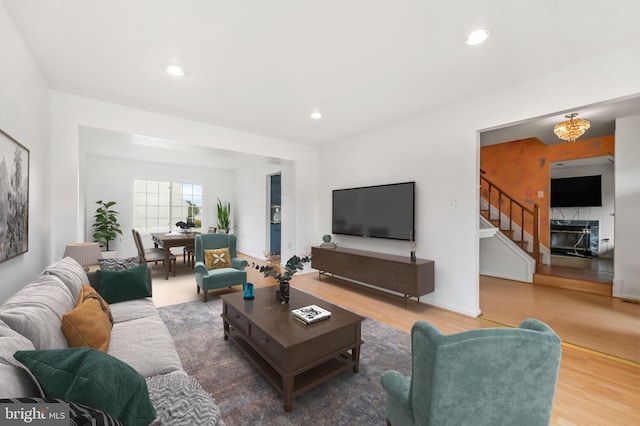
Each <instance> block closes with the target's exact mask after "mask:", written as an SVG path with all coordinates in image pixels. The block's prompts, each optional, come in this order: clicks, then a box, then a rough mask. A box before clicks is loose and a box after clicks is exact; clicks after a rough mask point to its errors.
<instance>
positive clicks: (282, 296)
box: [252, 253, 311, 303]
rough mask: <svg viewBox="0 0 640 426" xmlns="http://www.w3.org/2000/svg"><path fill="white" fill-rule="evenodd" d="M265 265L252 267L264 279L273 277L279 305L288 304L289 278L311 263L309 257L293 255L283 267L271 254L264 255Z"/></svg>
mask: <svg viewBox="0 0 640 426" xmlns="http://www.w3.org/2000/svg"><path fill="white" fill-rule="evenodd" d="M266 258H267V262H268V263H267V264H266V265H257V264H255V263H254V264H253V265H252V266H253V267H254V268H255V269H257V270H259V271H260V272H262V274H263V275H264V276H265V277H273V278H275V279H276V280H277V281H278V290H277V291H276V297H277V298H278V300H279V301H280V303H289V283H290V281H291V278H293V276H294V275H295V274H296V272H298V271H302V270H303V269H304V264H305V263H309V262H311V256H308V255H305V256H302V257H300V256H296V255H293V256H291V258H290V259H289V260H287V263H286V264H285V265H284V266H283V265H280V264H278V263H276V262H275V261H274V257H273V256H272V255H271V253H267V254H266Z"/></svg>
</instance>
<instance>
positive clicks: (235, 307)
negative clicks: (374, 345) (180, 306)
mask: <svg viewBox="0 0 640 426" xmlns="http://www.w3.org/2000/svg"><path fill="white" fill-rule="evenodd" d="M276 289H277V286H273V287H262V288H257V289H256V290H255V292H254V294H255V299H254V300H244V299H243V295H244V294H243V292H237V293H233V294H226V295H223V296H222V302H223V310H222V319H223V322H224V339H225V340H231V341H232V342H234V343H235V344H236V345H237V346H238V348H240V350H242V352H243V353H244V354H245V355H246V356H247V357H248V359H249V360H250V361H251V362H252V363H253V364H254V365H255V366H256V367H258V369H259V370H260V371H261V372H262V373H263V374H264V376H265V377H266V378H267V380H269V382H270V383H271V384H272V385H273V386H274V387H275V388H276V390H277V391H278V392H279V393H280V394H281V395H282V396H283V397H284V409H285V410H286V411H290V410H291V407H292V399H293V398H294V397H296V396H298V395H300V394H302V393H303V392H306V391H307V390H309V389H311V388H313V387H315V386H317V385H318V384H320V383H323V382H325V381H327V380H329V379H330V378H332V377H334V376H336V375H338V374H340V373H342V372H344V371H346V370H348V369H349V368H351V369H353V372H354V373H357V372H358V368H359V363H360V345H361V344H362V339H361V338H360V329H361V323H362V320H363V319H364V318H363V317H361V316H360V315H356V314H354V313H353V312H349V311H347V310H345V309H342V308H339V307H337V306H335V305H332V304H331V303H329V302H327V301H324V300H322V299H318V298H317V297H314V296H311V295H310V294H307V293H303V292H301V291H298V290H296V289H294V288H291V291H290V297H291V298H290V301H289V304H288V305H286V304H285V305H283V304H280V303H279V302H277V301H276V297H275V292H276ZM307 305H317V306H320V307H321V308H324V309H326V310H328V311H330V312H331V318H329V319H327V320H323V321H320V322H317V323H314V324H310V325H305V324H302V323H300V322H299V321H297V320H296V319H294V318H293V314H292V313H291V310H292V309H297V308H301V307H303V306H307Z"/></svg>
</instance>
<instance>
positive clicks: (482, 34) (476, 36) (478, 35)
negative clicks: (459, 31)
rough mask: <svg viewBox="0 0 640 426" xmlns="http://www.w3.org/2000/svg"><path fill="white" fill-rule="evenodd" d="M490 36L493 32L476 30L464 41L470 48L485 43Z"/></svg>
mask: <svg viewBox="0 0 640 426" xmlns="http://www.w3.org/2000/svg"><path fill="white" fill-rule="evenodd" d="M490 35H491V31H489V30H476V31H473V32H472V33H470V34H469V35H468V36H467V38H465V39H464V42H465V44H467V45H468V46H475V45H477V44H480V43H483V42H485V41H486V40H487V39H488V38H489V36H490Z"/></svg>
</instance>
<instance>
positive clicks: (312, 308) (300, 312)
mask: <svg viewBox="0 0 640 426" xmlns="http://www.w3.org/2000/svg"><path fill="white" fill-rule="evenodd" d="M291 313H292V314H293V317H294V318H295V319H297V320H298V321H300V322H302V323H304V324H312V323H314V322H318V321H322V320H326V319H328V318H330V317H331V312H329V311H327V310H326V309H322V308H321V307H319V306H317V305H309V306H305V307H303V308H298V309H293V310H292V311H291Z"/></svg>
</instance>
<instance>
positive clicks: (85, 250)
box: [64, 243, 102, 269]
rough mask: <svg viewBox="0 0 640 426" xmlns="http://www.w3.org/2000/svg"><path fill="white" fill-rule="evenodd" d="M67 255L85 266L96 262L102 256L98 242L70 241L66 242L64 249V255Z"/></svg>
mask: <svg viewBox="0 0 640 426" xmlns="http://www.w3.org/2000/svg"><path fill="white" fill-rule="evenodd" d="M67 256H68V257H71V258H73V259H75V260H76V261H77V262H78V263H79V264H80V265H82V266H85V267H86V266H87V265H95V264H96V263H98V259H100V258H101V257H102V251H101V250H100V245H99V244H98V243H71V244H67V248H66V249H65V250H64V257H67ZM85 269H86V268H85Z"/></svg>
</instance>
